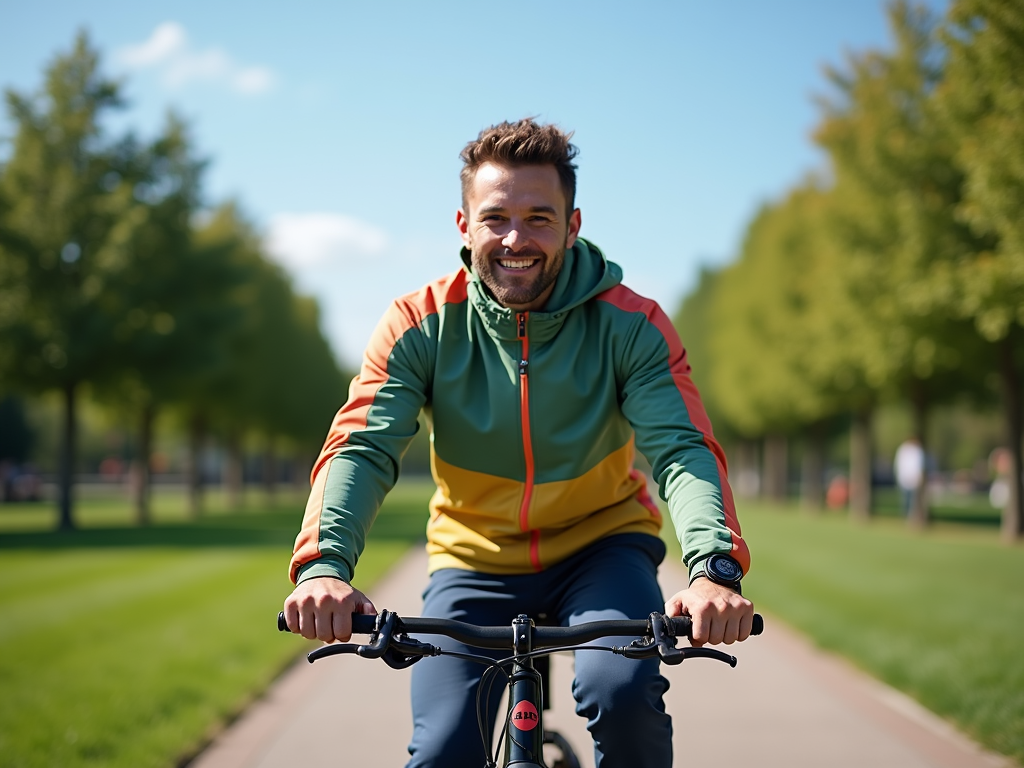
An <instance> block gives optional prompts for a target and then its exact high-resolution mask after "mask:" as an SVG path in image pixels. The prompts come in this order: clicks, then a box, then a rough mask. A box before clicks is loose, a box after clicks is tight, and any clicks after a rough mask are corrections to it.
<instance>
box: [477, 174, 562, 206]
mask: <svg viewBox="0 0 1024 768" xmlns="http://www.w3.org/2000/svg"><path fill="white" fill-rule="evenodd" d="M470 194H471V196H472V197H473V198H475V200H474V202H476V203H478V204H486V205H487V206H488V207H491V206H495V205H497V206H501V205H507V204H511V203H516V204H523V203H527V204H529V205H530V207H544V208H554V207H557V206H559V205H561V206H563V207H564V204H565V194H564V192H563V191H562V184H561V179H559V176H558V171H557V170H556V169H555V166H553V165H518V166H506V165H498V164H497V163H483V164H482V165H481V166H480V167H479V168H477V171H476V174H475V175H474V177H473V184H472V186H471V187H470Z"/></svg>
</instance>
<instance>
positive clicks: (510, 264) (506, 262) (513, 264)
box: [498, 259, 536, 269]
mask: <svg viewBox="0 0 1024 768" xmlns="http://www.w3.org/2000/svg"><path fill="white" fill-rule="evenodd" d="M535 261H536V259H499V260H498V263H499V264H501V266H503V267H505V269H529V268H530V267H532V266H533V264H534V262H535Z"/></svg>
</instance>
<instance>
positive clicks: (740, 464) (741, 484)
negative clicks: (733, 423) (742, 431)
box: [729, 440, 761, 499]
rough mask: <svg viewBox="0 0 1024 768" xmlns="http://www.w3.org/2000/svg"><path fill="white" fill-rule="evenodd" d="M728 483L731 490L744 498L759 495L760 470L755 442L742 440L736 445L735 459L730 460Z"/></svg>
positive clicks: (753, 497)
mask: <svg viewBox="0 0 1024 768" xmlns="http://www.w3.org/2000/svg"><path fill="white" fill-rule="evenodd" d="M729 483H730V484H731V485H732V489H733V492H734V493H735V494H736V495H737V496H740V497H742V498H745V499H756V498H757V497H758V496H760V495H761V470H760V468H759V466H758V460H757V443H756V442H754V441H753V440H742V441H740V442H739V443H738V444H737V445H736V460H735V461H734V462H730V469H729Z"/></svg>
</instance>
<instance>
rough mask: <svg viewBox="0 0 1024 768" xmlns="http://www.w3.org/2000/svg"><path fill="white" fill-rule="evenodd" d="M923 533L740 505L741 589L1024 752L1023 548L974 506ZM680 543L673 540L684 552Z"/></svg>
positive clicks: (969, 727) (951, 715)
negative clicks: (1009, 543)
mask: <svg viewBox="0 0 1024 768" xmlns="http://www.w3.org/2000/svg"><path fill="white" fill-rule="evenodd" d="M943 517H945V518H946V519H947V520H951V519H957V520H960V519H962V520H965V521H966V520H972V521H973V522H971V523H970V524H966V523H951V522H939V523H937V524H935V525H934V526H933V527H932V528H930V529H929V530H928V531H927V532H926V533H924V534H915V533H913V532H911V531H908V530H907V529H906V527H905V525H904V524H903V523H902V521H900V520H898V519H895V518H881V519H876V520H874V521H873V522H872V523H870V524H869V525H857V524H854V523H851V522H850V521H848V520H847V519H846V518H845V516H842V515H839V514H836V513H832V514H827V515H823V516H820V517H810V516H808V515H806V514H801V513H799V512H798V511H796V509H795V508H786V507H772V506H767V505H763V504H753V503H749V502H746V503H742V504H741V515H740V519H741V523H742V525H743V532H744V536H745V538H746V539H747V541H748V542H749V544H750V549H751V553H752V570H751V573H750V575H749V578H748V579H747V581H746V582H745V589H744V592H745V594H747V595H748V596H749V597H750V598H751V599H752V600H753V601H754V603H755V604H756V605H757V606H758V607H759V608H760V609H762V610H764V611H765V612H767V613H769V614H771V615H772V616H775V617H779V618H781V619H783V620H784V621H786V622H787V623H788V624H790V625H792V626H794V627H796V628H798V629H800V630H801V631H803V632H804V633H806V634H807V635H809V636H810V637H811V638H812V639H813V640H814V641H815V642H816V643H817V644H818V645H819V646H821V647H822V648H825V649H828V650H830V651H834V652H836V653H839V654H842V655H843V656H846V657H847V658H849V659H851V660H852V661H853V662H854V663H855V664H857V665H858V666H860V667H861V668H863V669H864V670H866V671H867V672H869V673H871V674H872V675H874V676H876V677H878V678H881V679H882V680H884V681H885V682H887V683H889V684H890V685H892V686H893V687H895V688H898V689H900V690H902V691H904V692H906V693H908V694H909V695H911V696H913V697H914V698H915V699H917V700H918V701H920V702H921V703H922V704H924V705H925V706H926V707H928V708H929V709H931V710H932V711H934V712H936V713H938V714H939V715H941V716H942V717H944V718H947V719H948V720H950V721H952V722H953V723H955V724H956V725H957V726H958V727H959V728H960V729H961V730H963V731H965V732H966V733H968V734H969V735H971V736H972V737H974V738H975V739H977V740H978V741H979V742H981V743H983V744H985V745H986V746H988V747H989V748H991V749H993V750H995V751H998V752H1002V753H1004V754H1008V755H1012V756H1013V757H1015V758H1016V759H1017V760H1018V761H1022V762H1024V656H1022V649H1024V588H1022V587H1024V548H1022V547H1020V546H1016V547H1006V546H1003V545H1001V544H1000V543H999V541H998V528H996V527H994V526H991V525H985V524H984V522H983V521H982V522H981V523H980V524H979V521H978V520H977V518H978V517H979V515H978V514H976V513H975V514H972V513H971V512H969V511H968V512H965V513H963V514H962V515H957V514H955V512H954V511H949V512H945V511H944V514H943V515H940V516H939V519H940V520H941V519H943ZM677 551H678V550H677Z"/></svg>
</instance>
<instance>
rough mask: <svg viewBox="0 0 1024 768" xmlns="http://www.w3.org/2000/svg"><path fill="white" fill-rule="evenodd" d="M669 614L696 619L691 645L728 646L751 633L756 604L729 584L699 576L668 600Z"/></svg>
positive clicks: (667, 613) (666, 604) (667, 608)
mask: <svg viewBox="0 0 1024 768" xmlns="http://www.w3.org/2000/svg"><path fill="white" fill-rule="evenodd" d="M665 615H666V616H689V617H690V618H691V619H692V620H693V637H692V639H691V644H692V645H693V646H694V647H696V648H699V647H700V646H702V645H704V644H705V643H710V644H711V645H718V644H719V643H725V644H726V645H729V644H731V643H735V642H737V641H740V640H746V639H747V637H749V636H750V627H751V625H752V623H753V621H754V604H753V603H752V602H750V601H749V600H747V599H746V598H745V597H743V596H742V595H740V594H737V593H736V592H734V591H733V590H731V589H729V588H728V587H723V586H722V585H721V584H715V582H713V581H711V580H710V579H706V578H699V579H697V580H696V581H694V582H693V584H691V585H690V587H689V589H684V590H683V591H682V592H678V593H676V594H675V595H673V596H672V597H671V598H670V599H669V601H668V602H667V603H665Z"/></svg>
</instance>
